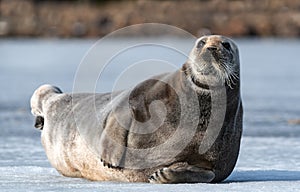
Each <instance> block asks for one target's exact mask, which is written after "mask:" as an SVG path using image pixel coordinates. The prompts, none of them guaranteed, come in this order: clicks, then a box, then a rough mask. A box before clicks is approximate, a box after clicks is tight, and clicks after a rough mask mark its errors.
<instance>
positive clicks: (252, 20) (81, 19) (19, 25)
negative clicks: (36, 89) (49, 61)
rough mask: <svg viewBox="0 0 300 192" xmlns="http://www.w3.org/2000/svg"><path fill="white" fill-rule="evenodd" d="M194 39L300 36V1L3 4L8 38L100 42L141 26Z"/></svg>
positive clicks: (2, 26) (0, 17) (14, 0)
mask: <svg viewBox="0 0 300 192" xmlns="http://www.w3.org/2000/svg"><path fill="white" fill-rule="evenodd" d="M148 22H151V23H164V24H169V25H174V26H177V27H179V28H182V29H184V30H186V31H188V32H190V33H192V34H193V35H196V36H198V35H202V34H203V33H204V34H206V33H214V34H222V35H227V36H234V37H244V36H247V37H249V36H251V37H253V36H255V37H256V36H258V37H270V36H271V37H298V36H300V1H298V0H245V1H243V0H187V1H180V0H173V1H172V0H163V1H158V0H119V1H118V0H112V1H109V0H61V1H60V0H52V1H50V0H1V1H0V35H1V36H2V37H16V36H17V37H20V36H21V37H99V36H103V35H106V34H108V33H110V32H112V31H115V30H117V29H120V28H122V27H125V26H128V25H133V24H139V23H148Z"/></svg>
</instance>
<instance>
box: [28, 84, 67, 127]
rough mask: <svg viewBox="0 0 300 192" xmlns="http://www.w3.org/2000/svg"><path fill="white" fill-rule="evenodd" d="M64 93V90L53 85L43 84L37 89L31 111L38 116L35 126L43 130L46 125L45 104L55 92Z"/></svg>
mask: <svg viewBox="0 0 300 192" xmlns="http://www.w3.org/2000/svg"><path fill="white" fill-rule="evenodd" d="M59 93H62V91H61V90H60V89H59V88H58V87H55V86H52V85H42V86H40V87H39V88H37V89H36V90H35V92H34V93H33V95H32V97H31V99H30V106H31V113H32V114H33V115H34V116H35V117H36V118H35V124H34V126H35V127H36V128H37V129H40V130H43V127H44V110H43V106H45V104H46V103H47V101H48V100H49V99H50V97H51V96H53V95H54V94H59Z"/></svg>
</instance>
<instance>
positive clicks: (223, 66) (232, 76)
mask: <svg viewBox="0 0 300 192" xmlns="http://www.w3.org/2000/svg"><path fill="white" fill-rule="evenodd" d="M218 65H219V66H216V69H217V77H218V78H219V80H220V81H222V82H224V83H226V84H227V85H228V87H230V88H231V89H233V87H234V86H235V85H236V83H237V81H238V80H239V73H238V69H236V66H235V64H233V63H232V61H228V60H226V59H220V60H219V62H218Z"/></svg>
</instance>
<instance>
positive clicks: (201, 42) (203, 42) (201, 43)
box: [197, 40, 205, 48]
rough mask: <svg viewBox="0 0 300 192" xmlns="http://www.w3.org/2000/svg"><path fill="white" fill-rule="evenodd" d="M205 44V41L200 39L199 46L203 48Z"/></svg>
mask: <svg viewBox="0 0 300 192" xmlns="http://www.w3.org/2000/svg"><path fill="white" fill-rule="evenodd" d="M204 45H205V41H203V40H201V41H199V43H198V44H197V48H201V47H203V46H204Z"/></svg>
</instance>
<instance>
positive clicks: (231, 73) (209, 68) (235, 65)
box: [184, 35, 240, 89]
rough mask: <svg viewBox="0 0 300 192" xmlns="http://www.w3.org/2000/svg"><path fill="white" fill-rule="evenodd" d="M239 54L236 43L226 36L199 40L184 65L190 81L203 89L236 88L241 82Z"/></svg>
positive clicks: (207, 37) (213, 36) (214, 36)
mask: <svg viewBox="0 0 300 192" xmlns="http://www.w3.org/2000/svg"><path fill="white" fill-rule="evenodd" d="M239 66H240V63H239V53H238V48H237V46H236V45H235V43H234V42H233V41H232V40H231V39H229V38H227V37H224V36H219V35H212V36H203V37H201V38H199V39H198V40H197V41H196V43H195V45H194V48H193V49H192V51H191V52H190V56H189V60H188V61H187V63H186V64H185V65H184V70H185V71H186V73H188V75H187V76H188V77H190V80H191V81H192V82H193V83H194V84H195V85H196V86H197V87H200V88H202V89H209V88H215V87H219V86H223V85H227V86H229V87H230V88H231V89H233V88H234V86H235V85H236V83H237V81H238V80H239Z"/></svg>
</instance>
